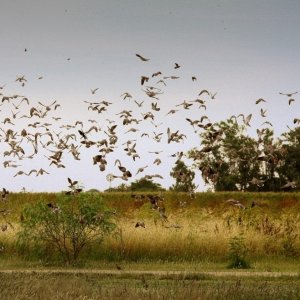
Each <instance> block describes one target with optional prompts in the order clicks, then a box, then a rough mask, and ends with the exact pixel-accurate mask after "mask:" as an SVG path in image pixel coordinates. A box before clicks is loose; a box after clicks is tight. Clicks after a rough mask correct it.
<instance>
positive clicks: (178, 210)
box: [0, 193, 300, 264]
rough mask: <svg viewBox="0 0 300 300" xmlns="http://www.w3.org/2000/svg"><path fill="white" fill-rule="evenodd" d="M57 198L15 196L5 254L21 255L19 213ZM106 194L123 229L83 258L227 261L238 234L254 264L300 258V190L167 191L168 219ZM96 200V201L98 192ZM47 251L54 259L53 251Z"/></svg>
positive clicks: (3, 241) (125, 197)
mask: <svg viewBox="0 0 300 300" xmlns="http://www.w3.org/2000/svg"><path fill="white" fill-rule="evenodd" d="M55 196H56V195H55V194H12V195H11V198H10V205H11V206H12V210H13V212H14V214H13V215H12V219H13V220H14V227H15V230H12V229H11V228H9V230H7V231H6V232H1V235H0V246H1V245H3V246H4V250H3V251H2V253H0V258H1V256H2V258H3V257H6V258H9V257H11V256H13V255H16V254H17V255H20V253H19V252H18V251H16V247H15V240H16V232H17V231H18V227H19V226H20V225H19V224H20V223H19V215H18V214H20V212H21V209H22V207H23V206H24V204H25V203H32V202H35V201H37V200H38V199H40V198H42V199H43V200H44V201H45V202H49V201H53V198H54V197H55ZM102 197H103V198H104V199H105V202H106V204H107V205H108V206H110V207H111V208H113V209H115V210H116V212H117V224H118V231H117V232H116V234H115V235H113V236H110V237H109V238H108V239H106V240H105V242H104V243H103V244H101V245H96V246H95V247H93V248H90V249H86V251H85V252H84V253H83V256H82V261H100V260H101V261H105V260H107V261H129V262H130V261H131V262H135V261H170V262H182V263H184V262H194V261H195V262H201V261H202V262H203V261H204V262H205V261H209V262H216V263H218V262H219V263H220V262H221V263H225V262H226V261H227V260H228V257H227V254H228V251H229V242H230V240H231V239H232V238H233V237H235V236H239V235H242V236H243V237H244V241H245V245H246V248H247V253H246V254H247V259H249V261H250V263H252V264H255V262H256V260H261V259H262V258H265V259H266V261H267V260H272V259H273V258H289V259H294V260H295V261H299V257H300V239H299V235H300V194H299V193H278V194H275V193H261V194H258V193H256V194H255V193H253V194H251V193H215V194H214V193H203V194H197V197H196V199H190V198H189V197H188V196H187V195H186V194H180V193H179V194H176V193H166V194H165V200H164V205H165V207H166V214H167V216H168V220H167V221H165V222H163V220H162V219H161V218H160V215H159V213H158V212H157V211H154V210H152V209H151V206H150V204H149V203H148V202H147V201H142V202H136V201H134V200H133V199H131V197H130V194H127V193H114V194H110V193H107V194H103V195H102ZM94 198H95V201H97V199H99V194H95V197H94ZM229 198H235V199H237V200H240V201H241V202H242V203H243V204H244V205H245V206H247V207H250V204H251V202H252V201H256V202H257V203H258V204H259V206H257V207H254V208H247V209H245V210H241V209H239V208H237V207H233V206H230V205H229V204H227V203H226V202H225V200H227V199H229ZM182 203H184V205H182ZM137 221H144V222H145V227H146V228H142V227H138V228H135V224H136V222H137ZM48 252H49V249H48ZM23 254H24V253H23ZM30 254H31V256H30V255H29V256H28V255H27V256H26V257H27V258H28V257H30V259H33V260H34V259H40V258H41V257H45V256H44V254H43V253H40V254H39V255H37V254H35V253H34V251H33V252H32V253H30ZM48 255H50V260H51V251H50V252H49V253H48ZM47 259H49V257H48V258H47ZM42 260H43V258H42ZM43 263H44V262H43ZM47 263H49V261H48V260H47Z"/></svg>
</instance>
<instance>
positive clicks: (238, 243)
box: [228, 235, 250, 269]
mask: <svg viewBox="0 0 300 300" xmlns="http://www.w3.org/2000/svg"><path fill="white" fill-rule="evenodd" d="M246 253H247V248H246V245H245V242H244V237H243V236H242V235H239V236H234V237H233V238H231V239H230V241H229V254H228V257H229V260H230V263H229V265H228V268H231V269H248V268H250V264H249V263H248V262H247V260H246Z"/></svg>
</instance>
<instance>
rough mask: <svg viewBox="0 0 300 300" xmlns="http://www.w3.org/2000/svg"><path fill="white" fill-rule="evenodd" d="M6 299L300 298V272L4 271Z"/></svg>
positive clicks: (0, 282) (3, 296) (1, 275)
mask: <svg viewBox="0 0 300 300" xmlns="http://www.w3.org/2000/svg"><path fill="white" fill-rule="evenodd" d="M0 288H1V299H3V300H6V299H185V298H187V299H253V297H255V299H299V296H300V277H299V276H297V277H291V276H280V277H276V278H272V277H268V276H264V277H260V276H258V277H257V276H248V277H241V278H237V277H236V276H230V275H227V276H222V277H218V276H213V275H207V274H198V275H192V276H191V275H190V276H184V275H174V274H164V275H152V274H146V275H145V274H130V275H128V274H125V275H124V274H122V272H120V273H118V274H113V275H112V274H111V275H107V274H99V273H97V274H96V273H88V272H87V273H82V272H77V273H63V272H51V273H50V272H44V273H41V272H26V273H0Z"/></svg>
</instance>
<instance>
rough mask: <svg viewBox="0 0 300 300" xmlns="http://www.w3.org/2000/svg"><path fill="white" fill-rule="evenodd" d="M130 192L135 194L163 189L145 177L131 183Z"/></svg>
mask: <svg viewBox="0 0 300 300" xmlns="http://www.w3.org/2000/svg"><path fill="white" fill-rule="evenodd" d="M130 190H131V191H134V192H137V191H141V192H145V191H163V190H164V189H163V188H162V187H161V185H160V184H159V183H156V182H153V181H152V180H149V179H147V178H145V177H143V178H141V179H138V180H136V181H134V182H132V183H131V185H130Z"/></svg>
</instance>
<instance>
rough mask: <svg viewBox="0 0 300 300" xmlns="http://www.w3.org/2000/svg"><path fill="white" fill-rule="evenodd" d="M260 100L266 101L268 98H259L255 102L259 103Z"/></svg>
mask: <svg viewBox="0 0 300 300" xmlns="http://www.w3.org/2000/svg"><path fill="white" fill-rule="evenodd" d="M260 102H266V100H265V99H263V98H259V99H257V100H256V101H255V104H259V103H260Z"/></svg>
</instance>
